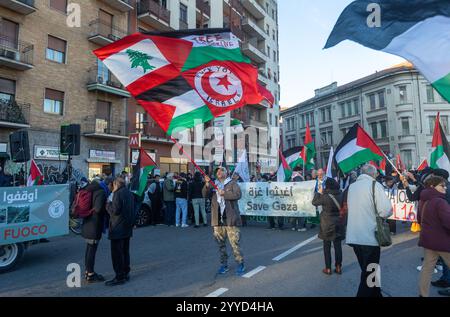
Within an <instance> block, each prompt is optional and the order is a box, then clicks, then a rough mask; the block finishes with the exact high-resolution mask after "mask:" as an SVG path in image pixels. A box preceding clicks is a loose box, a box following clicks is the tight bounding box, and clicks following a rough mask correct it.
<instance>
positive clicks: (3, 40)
mask: <svg viewBox="0 0 450 317" xmlns="http://www.w3.org/2000/svg"><path fill="white" fill-rule="evenodd" d="M18 42H19V24H17V23H15V22H12V21H9V20H6V19H2V20H0V45H1V46H6V47H9V48H14V49H17V45H18Z"/></svg>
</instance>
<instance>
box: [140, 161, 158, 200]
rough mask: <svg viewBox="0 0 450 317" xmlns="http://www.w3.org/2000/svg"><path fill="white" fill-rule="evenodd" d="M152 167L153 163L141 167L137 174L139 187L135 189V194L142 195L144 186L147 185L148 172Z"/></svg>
mask: <svg viewBox="0 0 450 317" xmlns="http://www.w3.org/2000/svg"><path fill="white" fill-rule="evenodd" d="M154 168H155V166H154V165H153V166H145V167H144V168H141V174H140V175H139V189H138V191H137V194H138V195H139V196H142V194H144V191H145V188H146V187H147V178H148V174H150V173H151V172H152V171H153V169H154Z"/></svg>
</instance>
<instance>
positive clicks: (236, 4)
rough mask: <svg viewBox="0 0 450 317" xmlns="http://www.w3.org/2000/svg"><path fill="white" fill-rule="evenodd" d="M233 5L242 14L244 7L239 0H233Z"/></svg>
mask: <svg viewBox="0 0 450 317" xmlns="http://www.w3.org/2000/svg"><path fill="white" fill-rule="evenodd" d="M231 7H232V8H234V9H235V10H236V11H237V12H238V13H239V14H242V12H243V11H244V7H243V6H242V3H241V2H240V1H239V0H231Z"/></svg>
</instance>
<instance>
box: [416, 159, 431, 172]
mask: <svg viewBox="0 0 450 317" xmlns="http://www.w3.org/2000/svg"><path fill="white" fill-rule="evenodd" d="M428 167H429V166H428V161H427V160H426V159H425V160H423V162H422V163H420V165H419V167H418V168H417V170H418V171H419V172H421V171H423V170H424V169H426V168H428Z"/></svg>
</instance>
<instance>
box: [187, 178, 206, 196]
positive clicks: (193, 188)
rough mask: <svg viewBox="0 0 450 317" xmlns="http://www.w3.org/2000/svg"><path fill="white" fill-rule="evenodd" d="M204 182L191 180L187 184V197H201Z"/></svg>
mask: <svg viewBox="0 0 450 317" xmlns="http://www.w3.org/2000/svg"><path fill="white" fill-rule="evenodd" d="M204 186H205V182H203V181H201V180H200V181H193V182H192V183H190V184H189V199H197V198H203V193H202V190H203V187H204Z"/></svg>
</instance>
